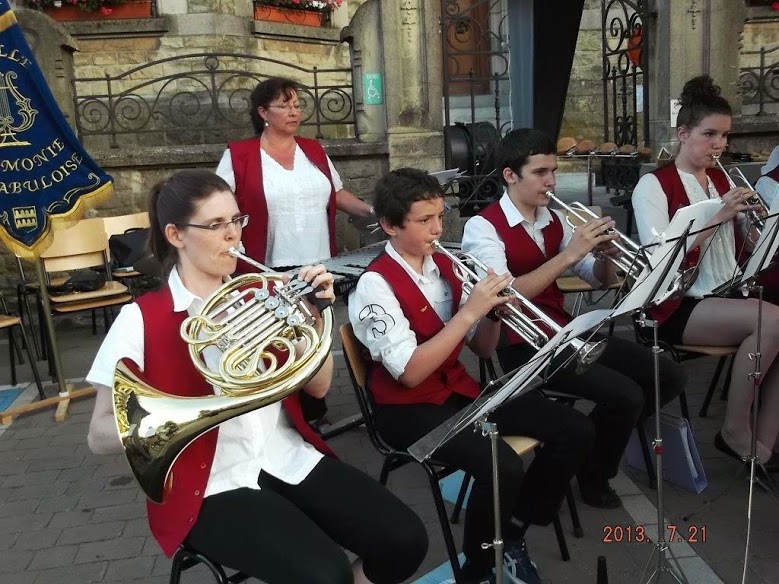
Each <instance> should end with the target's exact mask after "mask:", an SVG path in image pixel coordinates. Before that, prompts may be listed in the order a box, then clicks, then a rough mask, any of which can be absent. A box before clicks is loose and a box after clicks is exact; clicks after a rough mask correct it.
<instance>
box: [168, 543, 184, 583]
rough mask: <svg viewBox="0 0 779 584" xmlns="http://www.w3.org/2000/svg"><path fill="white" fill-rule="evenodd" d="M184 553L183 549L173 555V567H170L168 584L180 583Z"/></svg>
mask: <svg viewBox="0 0 779 584" xmlns="http://www.w3.org/2000/svg"><path fill="white" fill-rule="evenodd" d="M185 554H186V552H185V551H184V550H183V549H178V550H176V553H175V554H173V565H172V566H171V567H170V580H169V584H179V582H180V581H181V572H182V570H183V569H184V566H183V564H184V556H185Z"/></svg>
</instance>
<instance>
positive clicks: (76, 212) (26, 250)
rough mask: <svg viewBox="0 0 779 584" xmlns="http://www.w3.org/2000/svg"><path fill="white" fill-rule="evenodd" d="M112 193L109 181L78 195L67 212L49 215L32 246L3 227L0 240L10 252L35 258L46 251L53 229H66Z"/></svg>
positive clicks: (25, 257) (27, 257)
mask: <svg viewBox="0 0 779 584" xmlns="http://www.w3.org/2000/svg"><path fill="white" fill-rule="evenodd" d="M113 194H114V185H113V183H112V182H110V181H109V182H107V183H106V184H104V185H101V186H100V187H98V188H97V189H95V190H94V191H92V192H89V193H85V194H83V195H80V196H79V198H78V200H77V201H76V204H75V205H74V206H73V208H72V209H71V210H70V211H68V212H67V213H63V214H61V215H49V216H48V225H47V226H46V231H44V233H43V234H42V235H41V236H40V237H39V238H38V240H37V241H36V242H35V243H34V244H33V245H32V247H27V246H26V245H24V244H23V243H20V242H19V241H18V240H16V239H14V238H13V237H11V236H10V235H8V233H7V232H6V231H5V229H2V228H0V242H2V243H4V244H5V246H6V247H7V248H8V249H9V250H10V252H11V253H13V254H15V255H17V256H19V257H21V258H23V259H26V260H35V259H37V258H38V257H39V256H40V255H41V254H42V253H43V252H44V251H46V249H47V248H48V247H49V245H51V240H52V239H53V237H54V235H53V231H52V230H53V229H67V228H68V227H71V226H73V225H74V224H75V223H78V222H79V221H80V220H81V218H82V217H83V216H84V213H85V212H86V211H87V210H88V209H90V208H93V207H96V206H97V205H100V204H102V203H105V202H106V201H108V199H110V198H111V197H112V196H113Z"/></svg>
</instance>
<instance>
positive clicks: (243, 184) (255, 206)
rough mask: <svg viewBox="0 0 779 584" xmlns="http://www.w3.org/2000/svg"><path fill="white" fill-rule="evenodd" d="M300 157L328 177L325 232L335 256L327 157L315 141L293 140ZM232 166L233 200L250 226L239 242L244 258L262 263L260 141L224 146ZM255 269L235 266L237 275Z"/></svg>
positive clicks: (264, 222)
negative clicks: (244, 214) (302, 156)
mask: <svg viewBox="0 0 779 584" xmlns="http://www.w3.org/2000/svg"><path fill="white" fill-rule="evenodd" d="M295 141H296V142H297V143H298V146H300V149H301V150H302V151H303V154H305V155H306V158H308V159H309V160H310V161H311V162H312V163H313V165H314V166H316V167H317V168H318V169H319V170H320V171H321V172H322V174H324V175H325V176H326V177H327V180H328V181H329V182H330V200H329V201H328V203H327V228H328V230H329V232H330V255H331V256H334V255H336V253H337V251H338V250H337V248H336V245H335V211H336V202H335V186H334V185H333V177H332V176H331V174H330V166H329V165H328V164H327V154H326V153H325V150H324V148H322V145H321V144H320V143H319V142H317V141H316V140H309V139H308V138H299V137H297V136H296V137H295ZM227 147H228V148H229V149H230V156H231V158H232V162H233V174H234V176H235V198H236V201H237V202H238V208H239V209H240V210H241V212H243V213H247V214H248V215H249V224H248V225H247V226H246V227H245V228H244V229H243V234H242V236H241V240H242V242H243V245H244V247H245V248H246V255H247V256H249V257H250V258H252V259H254V260H256V261H258V262H260V263H265V255H266V253H267V250H268V202H267V200H266V199H265V190H264V187H263V182H262V165H261V157H260V137H259V136H257V137H255V138H249V139H247V140H240V141H238V142H231V143H230V144H228V145H227ZM254 271H256V269H255V268H253V267H252V266H248V265H246V264H245V263H244V262H242V261H239V262H238V272H240V273H247V272H254Z"/></svg>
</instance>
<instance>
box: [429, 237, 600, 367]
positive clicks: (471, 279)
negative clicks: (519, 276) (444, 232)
mask: <svg viewBox="0 0 779 584" xmlns="http://www.w3.org/2000/svg"><path fill="white" fill-rule="evenodd" d="M432 245H433V249H435V250H436V251H439V252H441V253H442V254H444V255H445V256H446V257H448V258H449V259H450V260H452V263H454V266H455V274H456V275H457V278H458V279H459V280H460V281H461V282H462V283H463V291H464V292H465V293H466V294H470V293H471V291H472V290H473V288H474V286H475V285H476V284H478V283H479V281H480V280H481V277H480V276H479V275H478V274H477V273H476V272H475V271H474V270H473V269H471V267H470V266H469V264H470V265H472V266H473V267H474V268H476V269H478V270H481V271H483V272H484V273H486V272H487V270H488V269H489V268H488V267H487V266H486V265H485V264H484V263H483V262H482V261H480V260H479V259H477V258H475V257H474V256H473V255H471V254H466V253H461V254H453V253H452V252H450V251H449V250H448V249H446V247H444V246H443V245H442V244H441V243H440V242H439V241H438V240H435V241H433V243H432ZM501 294H502V295H504V296H511V297H512V298H513V299H515V300H517V301H518V302H519V304H520V305H521V306H522V308H523V309H524V310H526V311H527V312H529V313H531V314H532V315H533V317H534V318H531V317H530V316H528V315H527V314H525V313H524V312H522V310H521V309H519V308H517V307H516V306H515V305H514V304H512V303H508V304H506V305H505V307H506V310H507V313H505V312H502V311H501V312H499V313H498V317H499V318H500V320H501V321H502V322H503V323H504V324H505V325H506V326H507V327H509V328H510V329H511V330H512V331H514V332H515V333H517V334H518V335H519V336H520V337H522V339H524V340H525V342H527V343H528V344H529V345H530V346H532V347H533V348H534V349H536V350H537V351H538V350H540V349H541V347H543V346H544V345H545V344H546V343H548V342H549V335H548V334H547V333H546V332H545V331H544V330H543V329H542V328H541V327H540V326H538V324H536V322H540V323H541V324H543V325H544V326H547V327H548V328H550V329H552V330H553V331H554V332H555V333H558V332H560V330H561V329H562V327H561V326H560V325H559V324H557V323H556V322H555V321H554V320H552V319H551V318H549V317H548V316H547V315H546V313H544V312H543V311H542V310H541V309H539V308H538V307H537V306H535V305H534V304H533V303H532V302H530V300H528V299H527V298H525V297H524V296H523V295H522V294H520V293H519V292H517V291H516V290H515V289H514V288H513V287H511V286H509V287H508V288H505V289H504V290H503V291H502V292H501ZM571 346H572V347H573V348H574V351H575V355H576V368H575V370H576V373H577V374H579V373H582V372H584V371H586V370H587V368H588V367H590V366H591V365H592V364H593V363H595V362H596V361H597V360H598V358H599V357H600V356H601V354H602V353H603V351H604V350H605V349H606V341H605V340H600V341H590V342H585V341H582V340H581V339H578V338H577V339H574V340H573V341H571Z"/></svg>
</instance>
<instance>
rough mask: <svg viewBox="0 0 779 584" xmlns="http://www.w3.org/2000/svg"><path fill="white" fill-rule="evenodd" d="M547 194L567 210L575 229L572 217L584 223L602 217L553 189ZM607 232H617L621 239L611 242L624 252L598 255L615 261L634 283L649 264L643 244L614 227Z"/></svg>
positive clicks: (567, 215) (567, 218)
mask: <svg viewBox="0 0 779 584" xmlns="http://www.w3.org/2000/svg"><path fill="white" fill-rule="evenodd" d="M546 196H547V197H549V199H551V200H552V201H554V202H555V203H557V205H558V206H560V207H562V208H563V210H564V211H565V212H566V218H565V221H566V223H568V225H570V226H571V227H572V228H573V229H576V225H574V224H573V221H571V217H575V218H576V219H578V220H579V221H581V222H582V223H586V222H587V221H592V220H593V219H600V217H598V215H596V214H595V213H594V212H593V211H592V210H591V209H590V208H588V207H586V206H585V205H583V204H582V203H580V202H579V201H574V202H573V203H571V204H570V205H569V204H567V203H564V202H563V201H561V200H560V199H559V198H558V197H557V196H556V195H555V194H554V193H553V192H552V191H547V192H546ZM605 233H608V234H612V233H616V234H617V235H618V236H619V239H617V240H614V241H612V242H611V243H612V245H613V246H614V247H616V248H617V249H618V250H619V251H620V252H621V253H622V255H621V256H617V257H615V256H610V255H606V254H597V257H599V258H600V257H605V258H606V259H608V260H609V261H611V262H612V263H614V265H615V266H616V267H617V268H618V269H619V270H621V271H622V272H623V273H624V274H625V276H626V277H627V278H628V279H629V280H630V284H634V283H635V282H636V280H637V279H638V277H639V276H640V275H641V273H642V272H643V271H644V269H646V267H647V265H648V261H647V260H646V259H645V258H644V256H643V252H642V250H641V246H640V245H638V244H637V243H636V242H635V241H633V240H632V239H630V238H629V237H628V236H627V235H625V234H623V233H621V232H620V231H618V230H617V229H615V228H614V227H612V228H610V229H608V230H607V231H605Z"/></svg>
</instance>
